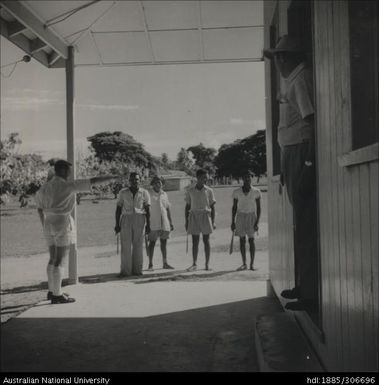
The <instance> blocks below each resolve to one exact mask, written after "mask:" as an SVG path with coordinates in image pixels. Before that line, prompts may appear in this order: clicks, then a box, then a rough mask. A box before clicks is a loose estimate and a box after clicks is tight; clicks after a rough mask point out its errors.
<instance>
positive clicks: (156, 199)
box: [148, 176, 174, 271]
mask: <svg viewBox="0 0 379 385" xmlns="http://www.w3.org/2000/svg"><path fill="white" fill-rule="evenodd" d="M150 184H151V186H152V187H153V188H152V190H151V191H150V200H151V206H150V233H149V235H148V239H149V246H148V254H149V255H148V257H149V266H148V270H150V271H152V270H153V256H154V248H155V243H156V241H157V239H158V238H159V239H160V246H161V252H162V258H163V269H173V267H172V266H170V265H169V264H168V263H167V239H168V238H169V236H170V231H172V230H174V226H173V224H172V218H171V211H170V206H171V204H170V202H169V200H168V196H167V194H166V192H165V191H163V190H162V179H161V178H159V176H154V177H153V179H152V180H151V182H150Z"/></svg>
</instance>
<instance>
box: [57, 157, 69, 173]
mask: <svg viewBox="0 0 379 385" xmlns="http://www.w3.org/2000/svg"><path fill="white" fill-rule="evenodd" d="M70 166H72V164H71V163H70V162H67V160H64V159H59V160H57V161H56V162H55V163H54V170H55V171H57V170H61V169H62V168H68V167H70Z"/></svg>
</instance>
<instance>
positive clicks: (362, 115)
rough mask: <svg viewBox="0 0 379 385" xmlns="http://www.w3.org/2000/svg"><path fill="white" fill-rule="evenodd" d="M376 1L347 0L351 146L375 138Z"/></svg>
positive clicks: (377, 131)
mask: <svg viewBox="0 0 379 385" xmlns="http://www.w3.org/2000/svg"><path fill="white" fill-rule="evenodd" d="M378 10H379V7H378V3H377V2H376V1H371V0H370V1H362V0H360V1H349V34H350V36H349V38H350V63H351V74H350V76H351V104H352V106H351V107H352V147H353V148H352V149H353V150H356V149H359V148H362V147H366V146H369V145H371V144H374V143H377V142H378V141H379V125H378V110H379V100H378V90H379V85H378V71H379V61H378V44H379V39H378V35H379V30H378Z"/></svg>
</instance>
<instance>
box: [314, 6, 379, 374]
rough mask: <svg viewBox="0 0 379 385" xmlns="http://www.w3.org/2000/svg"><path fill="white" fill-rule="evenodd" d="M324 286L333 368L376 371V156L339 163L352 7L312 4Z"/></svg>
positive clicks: (345, 128) (346, 141) (345, 148)
mask: <svg viewBox="0 0 379 385" xmlns="http://www.w3.org/2000/svg"><path fill="white" fill-rule="evenodd" d="M314 23H315V30H314V31H315V33H314V36H315V38H314V43H315V47H314V49H315V80H316V82H315V90H316V108H317V147H318V175H319V180H318V182H319V206H320V214H319V215H320V247H321V286H322V304H323V318H322V327H323V331H324V334H325V344H318V349H319V350H320V352H322V355H323V356H324V357H325V360H326V362H327V363H328V365H327V366H328V369H330V370H344V371H349V370H377V369H378V362H379V361H378V350H379V347H378V303H379V299H378V278H379V273H378V231H379V230H378V228H379V227H378V215H379V212H378V194H379V192H378V175H379V171H378V161H377V160H376V161H372V162H366V163H362V164H357V165H352V166H350V167H346V166H345V167H342V166H340V165H339V163H338V157H340V156H342V155H344V154H346V153H348V152H350V151H351V148H352V145H351V142H352V133H351V106H350V88H349V84H350V67H349V55H350V53H349V38H348V36H349V30H348V7H347V2H345V1H321V2H315V4H314Z"/></svg>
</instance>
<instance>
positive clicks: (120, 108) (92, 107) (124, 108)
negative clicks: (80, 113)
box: [76, 104, 139, 111]
mask: <svg viewBox="0 0 379 385" xmlns="http://www.w3.org/2000/svg"><path fill="white" fill-rule="evenodd" d="M76 107H78V108H83V109H86V110H90V111H97V110H100V111H104V110H105V111H115V110H116V111H133V110H138V109H139V106H136V105H120V104H76Z"/></svg>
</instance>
